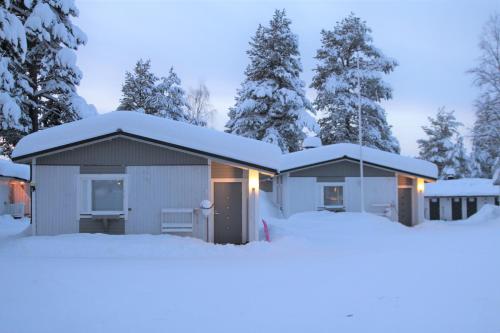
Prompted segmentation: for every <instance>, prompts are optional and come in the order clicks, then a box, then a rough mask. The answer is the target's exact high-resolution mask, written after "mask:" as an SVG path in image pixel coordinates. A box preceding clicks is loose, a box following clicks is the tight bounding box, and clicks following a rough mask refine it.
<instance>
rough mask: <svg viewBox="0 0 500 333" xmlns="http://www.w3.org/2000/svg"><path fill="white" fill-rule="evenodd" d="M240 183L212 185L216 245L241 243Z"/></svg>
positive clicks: (217, 183)
mask: <svg viewBox="0 0 500 333" xmlns="http://www.w3.org/2000/svg"><path fill="white" fill-rule="evenodd" d="M242 194H243V192H242V183H241V182H234V183H225V182H224V183H223V182H215V183H214V201H215V206H214V214H215V215H214V240H215V243H218V244H228V243H229V244H241V243H242V230H243V228H242V224H243V221H242V209H243V207H242Z"/></svg>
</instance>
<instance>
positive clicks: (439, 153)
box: [417, 107, 468, 178]
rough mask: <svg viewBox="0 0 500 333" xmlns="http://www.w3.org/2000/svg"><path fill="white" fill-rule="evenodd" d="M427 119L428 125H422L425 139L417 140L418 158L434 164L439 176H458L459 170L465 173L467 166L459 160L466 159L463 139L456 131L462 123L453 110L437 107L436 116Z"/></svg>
mask: <svg viewBox="0 0 500 333" xmlns="http://www.w3.org/2000/svg"><path fill="white" fill-rule="evenodd" d="M428 119H429V122H430V125H429V126H423V127H422V129H423V130H424V132H425V134H426V135H427V139H420V140H418V141H417V143H418V146H419V149H420V154H419V155H420V158H421V159H424V160H427V161H429V162H432V163H434V164H436V165H437V167H438V171H439V177H440V178H447V176H458V177H460V176H461V175H460V173H461V172H464V173H465V174H466V173H467V172H465V171H463V170H466V169H467V168H468V167H467V166H466V165H465V164H464V163H463V162H462V161H461V160H462V159H466V158H465V156H466V155H465V151H464V150H463V139H462V138H461V137H460V135H459V133H458V128H459V127H460V126H462V124H461V123H460V122H458V121H457V120H456V118H455V115H454V111H446V109H445V108H444V107H442V108H439V109H438V112H437V115H436V118H432V117H429V118H428ZM457 146H458V148H457ZM460 146H461V147H460Z"/></svg>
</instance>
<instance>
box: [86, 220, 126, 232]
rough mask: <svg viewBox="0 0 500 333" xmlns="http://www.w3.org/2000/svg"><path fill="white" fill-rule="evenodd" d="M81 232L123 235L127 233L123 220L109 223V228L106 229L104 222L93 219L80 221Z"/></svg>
mask: <svg viewBox="0 0 500 333" xmlns="http://www.w3.org/2000/svg"><path fill="white" fill-rule="evenodd" d="M80 232H83V233H93V234H95V233H100V234H110V235H123V234H124V233H125V221H124V220H123V219H116V220H113V221H108V228H107V229H106V228H105V227H104V223H102V221H96V220H93V219H91V218H86V219H80Z"/></svg>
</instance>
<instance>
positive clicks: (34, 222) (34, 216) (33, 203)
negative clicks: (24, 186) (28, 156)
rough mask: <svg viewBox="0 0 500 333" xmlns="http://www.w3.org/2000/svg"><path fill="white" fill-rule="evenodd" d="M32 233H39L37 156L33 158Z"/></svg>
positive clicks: (31, 186) (31, 185)
mask: <svg viewBox="0 0 500 333" xmlns="http://www.w3.org/2000/svg"><path fill="white" fill-rule="evenodd" d="M30 188H31V234H32V235H33V236H35V235H36V234H37V230H36V229H37V225H36V222H37V221H36V211H37V210H36V158H33V159H32V160H31V184H30Z"/></svg>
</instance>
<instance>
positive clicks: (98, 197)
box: [92, 179, 123, 211]
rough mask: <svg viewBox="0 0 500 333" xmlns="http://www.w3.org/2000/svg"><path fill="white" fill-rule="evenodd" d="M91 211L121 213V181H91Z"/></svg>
mask: <svg viewBox="0 0 500 333" xmlns="http://www.w3.org/2000/svg"><path fill="white" fill-rule="evenodd" d="M92 211H123V180H121V179H114V180H92Z"/></svg>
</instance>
